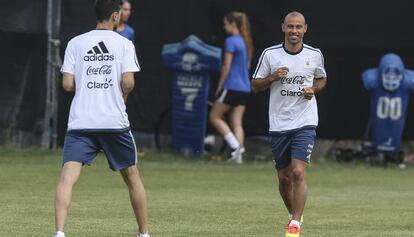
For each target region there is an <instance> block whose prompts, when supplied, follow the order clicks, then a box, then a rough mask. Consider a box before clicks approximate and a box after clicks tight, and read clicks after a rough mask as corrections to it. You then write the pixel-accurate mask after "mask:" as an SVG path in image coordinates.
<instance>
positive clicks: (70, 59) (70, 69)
mask: <svg viewBox="0 0 414 237" xmlns="http://www.w3.org/2000/svg"><path fill="white" fill-rule="evenodd" d="M71 42H72V41H69V43H68V46H67V47H66V50H65V57H64V59H63V65H62V68H61V69H60V72H62V73H64V72H66V73H70V74H73V75H75V62H76V60H75V55H76V52H75V49H74V47H73V45H72V43H71Z"/></svg>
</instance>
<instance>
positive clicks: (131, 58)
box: [121, 41, 141, 73]
mask: <svg viewBox="0 0 414 237" xmlns="http://www.w3.org/2000/svg"><path fill="white" fill-rule="evenodd" d="M138 71H141V67H140V66H139V64H138V59H137V55H136V53H135V47H134V45H133V44H132V42H131V41H128V43H127V44H126V46H125V52H124V57H123V59H122V62H121V73H125V72H138Z"/></svg>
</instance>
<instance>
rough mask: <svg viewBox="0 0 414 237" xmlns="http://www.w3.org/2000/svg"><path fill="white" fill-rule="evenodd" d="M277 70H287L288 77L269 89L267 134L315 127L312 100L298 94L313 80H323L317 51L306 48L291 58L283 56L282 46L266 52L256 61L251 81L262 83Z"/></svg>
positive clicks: (322, 66)
mask: <svg viewBox="0 0 414 237" xmlns="http://www.w3.org/2000/svg"><path fill="white" fill-rule="evenodd" d="M280 67H287V68H289V73H288V75H287V76H286V77H285V78H282V79H280V80H278V81H275V82H273V83H272V84H271V85H270V99H269V131H286V130H292V129H296V128H301V127H304V126H307V125H313V126H317V125H318V108H317V104H316V98H315V97H313V98H312V99H311V100H307V99H305V98H304V96H303V92H302V90H303V88H304V87H311V86H313V81H314V79H319V78H326V71H325V67H324V62H323V55H322V53H321V51H320V50H319V49H315V48H312V47H310V46H308V45H306V44H304V45H303V48H302V50H301V51H299V52H298V53H295V54H292V53H289V52H287V51H286V49H285V48H284V47H283V44H279V45H276V46H273V47H270V48H267V49H265V50H264V51H263V53H262V56H261V57H260V59H259V63H258V65H257V68H256V71H255V73H254V74H253V79H256V80H260V79H263V78H265V77H267V76H269V75H271V74H273V73H274V72H275V71H276V70H277V69H278V68H280Z"/></svg>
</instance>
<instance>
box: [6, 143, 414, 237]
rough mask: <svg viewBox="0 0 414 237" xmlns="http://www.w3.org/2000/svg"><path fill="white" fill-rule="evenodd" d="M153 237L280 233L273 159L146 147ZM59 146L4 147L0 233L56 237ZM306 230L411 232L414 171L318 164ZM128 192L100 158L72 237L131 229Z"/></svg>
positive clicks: (89, 174)
mask: <svg viewBox="0 0 414 237" xmlns="http://www.w3.org/2000/svg"><path fill="white" fill-rule="evenodd" d="M140 170H141V175H142V177H143V180H144V184H145V187H146V190H147V195H148V205H149V207H148V208H149V222H150V223H149V224H150V228H151V229H150V230H151V236H152V237H157V236H162V237H168V236H191V237H199V236H200V237H201V236H205V237H207V236H208V237H212V236H223V237H224V236H227V237H228V236H259V237H262V236H264V237H265V236H273V237H275V236H277V237H279V236H283V234H284V230H283V225H284V224H285V222H286V218H287V213H286V211H285V209H284V207H283V204H282V201H281V199H280V198H279V194H278V192H277V186H276V176H275V172H274V170H273V166H272V163H271V162H247V163H246V164H243V165H241V166H237V165H226V164H225V163H224V162H210V161H208V160H207V159H203V158H200V159H197V158H195V159H194V158H180V157H177V156H173V155H170V154H158V153H154V152H147V153H146V154H145V155H144V156H143V157H142V158H141V163H140ZM59 172H60V152H50V151H40V150H13V149H4V148H3V149H0V236H1V237H15V236H16V237H17V236H18V237H22V236H30V237H37V236H39V237H40V236H42V237H45V236H53V232H54V206H53V205H54V204H53V202H54V192H55V188H56V184H57V181H58V176H59ZM308 186H309V198H308V202H307V206H306V210H305V220H304V225H303V230H302V234H301V236H302V237H324V236H326V237H327V236H329V237H331V236H335V237H339V236H346V237H353V236H358V237H362V236H364V237H365V236H373V237H374V236H375V237H380V236H384V237H385V236H386V237H390V236H399V237H402V236H414V168H413V167H408V168H407V169H404V170H401V169H398V168H396V167H394V166H391V167H388V168H386V169H384V168H379V167H371V168H369V167H365V166H364V165H361V164H359V165H345V164H338V163H334V162H324V163H313V164H312V165H311V167H310V169H309V171H308ZM135 232H136V224H135V221H134V217H133V214H132V210H131V208H130V204H129V199H128V194H127V189H126V187H125V186H124V184H123V182H122V180H121V177H120V175H119V174H118V173H115V172H112V171H110V170H109V169H108V166H107V164H106V160H105V158H104V157H103V156H99V157H98V158H97V159H96V160H95V162H94V164H93V165H92V166H91V167H85V169H84V170H83V173H82V175H81V178H80V180H79V182H78V184H77V186H76V187H75V191H74V196H73V202H72V206H71V209H70V212H69V219H68V223H67V227H66V234H67V236H68V237H106V236H108V237H109V236H111V237H118V236H119V237H120V236H130V237H132V236H134V233H135Z"/></svg>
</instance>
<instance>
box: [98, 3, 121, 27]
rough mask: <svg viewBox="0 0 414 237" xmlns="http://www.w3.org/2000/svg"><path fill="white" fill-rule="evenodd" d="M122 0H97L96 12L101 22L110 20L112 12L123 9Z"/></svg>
mask: <svg viewBox="0 0 414 237" xmlns="http://www.w3.org/2000/svg"><path fill="white" fill-rule="evenodd" d="M121 4H122V1H121V0H96V1H95V12H96V18H98V21H99V22H102V21H105V20H109V18H110V17H111V15H112V13H114V12H119V11H120V10H121Z"/></svg>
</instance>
